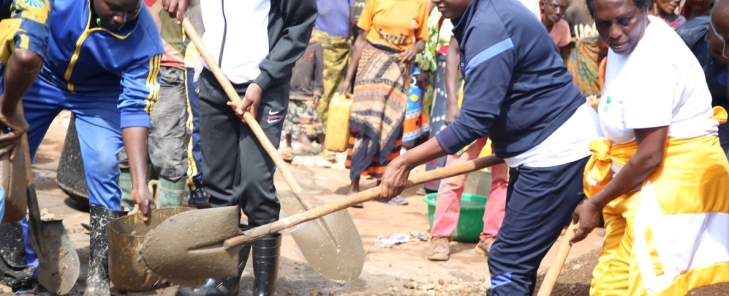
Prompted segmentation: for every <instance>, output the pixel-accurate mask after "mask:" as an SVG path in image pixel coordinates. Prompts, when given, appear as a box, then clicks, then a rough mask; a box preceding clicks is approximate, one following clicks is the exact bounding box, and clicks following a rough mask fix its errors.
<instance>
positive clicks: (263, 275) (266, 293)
mask: <svg viewBox="0 0 729 296" xmlns="http://www.w3.org/2000/svg"><path fill="white" fill-rule="evenodd" d="M251 245H253V296H273V295H274V294H275V293H276V277H278V258H279V254H280V253H281V234H280V233H276V234H274V235H273V236H272V237H268V238H264V239H261V240H257V241H254V242H252V243H251Z"/></svg>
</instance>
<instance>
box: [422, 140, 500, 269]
mask: <svg viewBox="0 0 729 296" xmlns="http://www.w3.org/2000/svg"><path fill="white" fill-rule="evenodd" d="M486 139H487V138H481V139H479V140H477V141H476V142H475V143H473V144H472V145H471V146H470V147H468V149H467V150H466V151H464V152H463V153H462V154H461V155H460V156H458V155H448V156H447V158H446V167H447V166H453V165H457V164H460V163H464V162H467V161H469V160H471V159H475V158H477V157H478V154H479V152H480V151H481V149H482V148H483V146H484V145H485V144H486ZM467 178H468V174H462V175H458V176H453V177H450V178H445V179H443V180H441V183H440V187H439V188H438V199H437V200H436V204H435V214H434V215H433V227H432V228H431V229H430V237H431V241H430V249H429V250H428V259H430V260H433V261H445V260H448V258H449V255H450V250H449V248H448V244H447V243H448V242H450V240H451V236H452V235H453V231H455V230H456V225H457V224H458V217H459V215H460V212H461V195H462V194H463V189H464V186H465V185H466V179H467ZM444 239H445V240H444Z"/></svg>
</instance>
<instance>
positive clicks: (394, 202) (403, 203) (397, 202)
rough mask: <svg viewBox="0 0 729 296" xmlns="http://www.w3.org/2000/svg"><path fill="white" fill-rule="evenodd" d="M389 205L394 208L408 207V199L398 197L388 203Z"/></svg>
mask: <svg viewBox="0 0 729 296" xmlns="http://www.w3.org/2000/svg"><path fill="white" fill-rule="evenodd" d="M387 204H389V205H393V206H406V205H408V199H407V198H404V197H402V196H399V195H398V196H395V197H394V198H392V199H390V200H389V201H387Z"/></svg>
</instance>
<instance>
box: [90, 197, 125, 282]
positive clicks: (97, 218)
mask: <svg viewBox="0 0 729 296" xmlns="http://www.w3.org/2000/svg"><path fill="white" fill-rule="evenodd" d="M89 213H90V214H91V238H90V242H91V243H90V246H89V272H88V274H87V275H86V291H85V292H84V296H97V295H98V296H102V295H103V296H108V295H111V292H110V291H109V235H108V233H107V226H108V225H109V222H111V221H113V220H114V219H116V218H119V217H121V216H122V215H123V214H124V212H119V211H113V210H110V209H107V208H104V207H101V206H94V205H92V206H91V208H90V209H89Z"/></svg>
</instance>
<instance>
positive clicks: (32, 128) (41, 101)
mask: <svg viewBox="0 0 729 296" xmlns="http://www.w3.org/2000/svg"><path fill="white" fill-rule="evenodd" d="M2 85H3V81H2V78H1V77H0V93H2V92H3V90H2ZM63 100H64V93H63V92H62V91H60V90H59V89H57V88H55V87H53V86H52V85H50V84H47V83H45V82H43V80H40V79H38V80H36V81H35V83H33V85H32V86H31V87H30V89H28V91H27V92H26V93H25V96H23V101H22V104H23V111H24V113H25V120H26V121H27V122H28V126H29V128H28V132H27V135H28V146H29V150H30V151H29V152H30V156H29V157H30V161H31V162H33V161H34V160H35V154H36V152H37V151H38V147H39V146H40V143H41V142H42V141H43V137H44V136H45V134H46V132H47V131H48V128H49V127H50V125H51V122H53V119H54V118H55V117H56V115H58V113H59V112H60V111H61V110H62V107H61V104H62V102H63ZM26 157H27V156H26ZM18 225H19V226H20V229H21V230H22V231H21V232H20V233H19V234H20V236H19V237H17V238H15V239H17V240H22V241H23V245H24V246H25V247H24V248H14V249H11V250H5V249H3V250H0V257H2V260H6V258H12V257H17V258H25V264H27V266H28V267H30V269H29V272H28V273H11V274H10V276H11V277H13V276H15V277H16V278H13V279H12V280H11V281H13V282H17V283H20V285H22V286H19V287H15V288H19V289H21V290H24V289H26V288H31V287H32V286H33V277H34V276H35V268H36V267H38V264H39V262H38V259H37V258H36V253H35V250H33V249H32V248H30V247H29V246H30V235H29V230H28V229H29V227H28V220H27V219H25V218H23V219H22V220H21V221H20V222H18ZM11 239H14V238H11ZM6 261H7V260H6Z"/></svg>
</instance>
